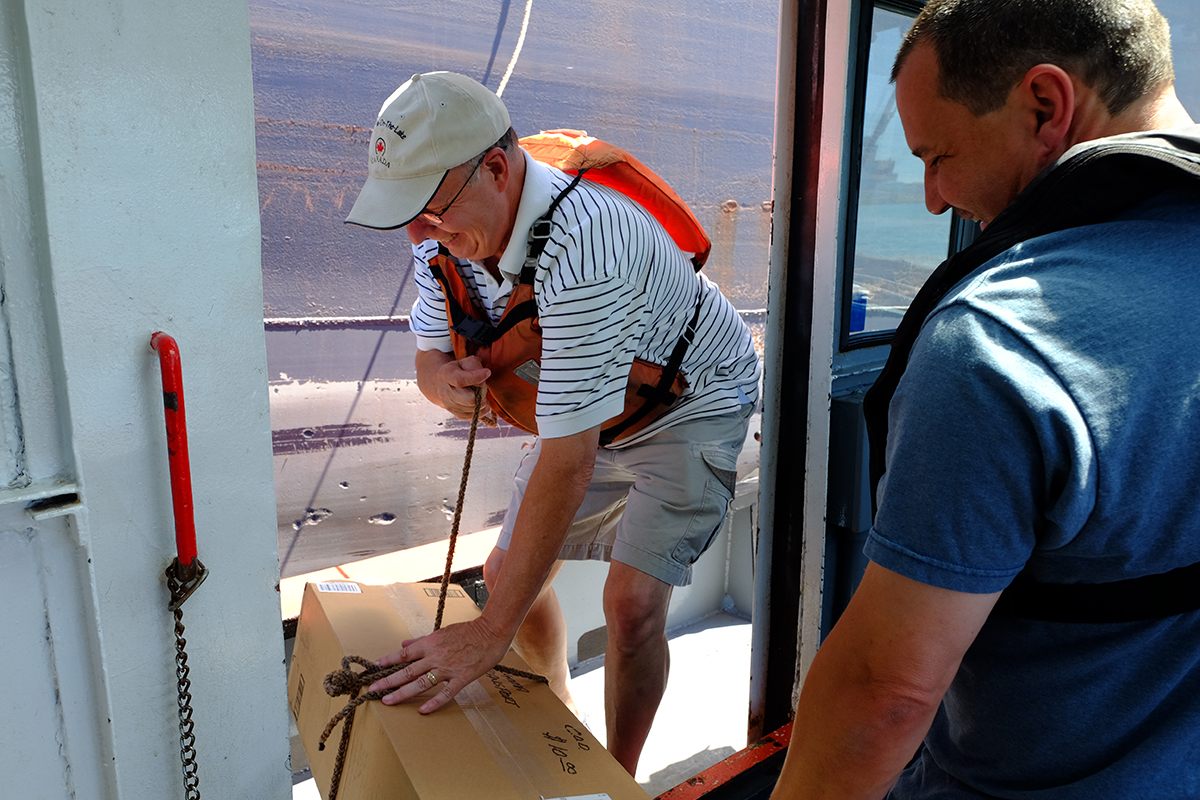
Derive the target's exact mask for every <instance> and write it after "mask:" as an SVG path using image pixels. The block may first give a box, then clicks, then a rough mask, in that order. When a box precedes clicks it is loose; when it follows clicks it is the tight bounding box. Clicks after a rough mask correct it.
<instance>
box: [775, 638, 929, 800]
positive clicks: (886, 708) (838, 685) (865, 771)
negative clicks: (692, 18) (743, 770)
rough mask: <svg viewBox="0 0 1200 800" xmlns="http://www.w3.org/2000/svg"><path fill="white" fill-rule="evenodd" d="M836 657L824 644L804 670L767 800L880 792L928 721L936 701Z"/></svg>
mask: <svg viewBox="0 0 1200 800" xmlns="http://www.w3.org/2000/svg"><path fill="white" fill-rule="evenodd" d="M828 644H829V643H828V642H827V643H826V647H828ZM839 655H840V654H838V653H835V652H832V651H830V650H827V649H825V648H823V649H822V651H821V652H820V653H818V656H817V659H816V660H815V661H814V663H813V666H812V669H810V670H809V673H808V676H807V677H806V679H805V682H804V689H803V691H802V692H801V695H800V702H799V703H798V704H797V706H796V718H795V724H794V725H793V729H792V740H791V745H790V746H789V748H788V754H787V759H786V761H785V763H784V768H783V772H782V774H781V775H780V778H779V782H778V784H777V787H776V789H775V793H774V794H772V795H771V800H817V798H829V800H860V799H861V800H867V799H868V798H870V799H871V800H877V798H881V797H884V796H885V795H886V794H887V792H888V789H889V788H891V786H892V784H893V783H894V782H895V780H896V777H897V776H898V775H899V774H900V772H901V770H903V769H904V765H905V764H907V763H908V761H909V759H911V758H912V756H913V754H914V753H915V752H916V751H917V748H918V747H919V746H920V744H921V739H922V737H923V736H924V735H925V732H926V731H927V730H928V729H929V725H930V723H931V722H932V721H933V716H934V713H935V712H936V710H937V703H936V701H933V702H931V701H930V700H929V699H919V698H916V697H912V696H906V695H905V693H903V692H900V691H894V690H891V689H889V688H888V687H880V686H874V685H872V684H871V682H870V678H869V676H866V675H863V674H862V673H861V672H857V673H856V671H855V669H854V668H853V667H852V666H850V665H847V664H845V663H842V661H841V659H839V658H838V656H839Z"/></svg>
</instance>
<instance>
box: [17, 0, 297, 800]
mask: <svg viewBox="0 0 1200 800" xmlns="http://www.w3.org/2000/svg"><path fill="white" fill-rule="evenodd" d="M250 74H251V73H250V36H249V25H248V18H247V10H246V5H245V2H244V0H209V2H205V3H184V2H174V1H170V2H167V1H163V0H125V1H124V2H122V1H121V0H88V2H77V1H76V0H58V1H57V2H55V1H53V0H26V1H25V2H21V0H7V1H6V2H4V3H0V278H2V281H3V290H4V291H3V302H2V303H0V431H2V432H3V436H4V439H3V442H2V444H3V447H0V606H2V607H3V608H4V609H5V611H4V612H3V613H2V614H0V642H3V643H4V651H3V652H4V655H3V657H2V658H0V704H2V707H3V709H4V724H3V725H2V726H0V774H2V775H3V776H4V790H3V794H4V796H6V797H7V796H12V797H20V798H23V799H24V798H30V799H31V800H32V799H34V798H67V797H71V798H76V797H77V798H89V800H91V798H98V799H99V798H105V799H108V798H113V799H115V798H122V799H124V798H129V800H134V799H135V798H136V799H137V800H143V799H144V798H155V799H156V800H157V799H158V798H164V799H166V798H177V797H182V796H183V788H182V779H181V777H180V767H179V753H178V729H177V720H176V710H175V676H174V662H173V637H172V634H171V619H170V616H169V614H168V612H167V609H166V600H167V594H166V589H165V587H164V585H163V581H162V577H161V575H162V571H163V569H164V568H165V567H166V565H167V564H168V562H169V561H170V559H171V558H172V556H173V555H174V541H173V532H172V530H173V527H172V519H171V505H170V495H169V489H168V484H167V477H166V476H167V466H166V450H165V437H164V434H163V414H162V400H161V388H160V383H159V376H158V367H157V362H156V359H155V357H154V355H153V353H152V352H151V351H150V350H149V348H148V340H149V336H150V333H151V332H152V331H154V330H156V329H163V330H166V331H167V332H169V333H171V334H172V335H173V336H175V337H176V338H177V339H178V340H179V342H180V345H181V348H182V352H183V372H184V380H185V387H186V401H187V416H188V423H189V434H190V448H191V463H192V472H193V480H194V494H195V506H196V509H195V516H196V524H197V528H198V530H199V538H200V554H201V558H202V559H203V560H204V562H205V563H206V564H207V565H208V567H209V568H210V569H211V571H212V575H211V577H210V578H209V579H208V582H207V583H206V584H205V585H204V586H202V587H201V588H200V590H199V591H198V592H197V593H196V595H195V596H194V597H193V598H192V599H191V600H190V601H188V603H187V604H186V605H185V607H184V622H185V624H186V625H187V629H188V630H187V638H188V650H189V654H190V656H191V665H192V680H193V688H192V693H193V695H194V698H195V706H196V725H197V737H198V741H197V749H198V751H199V763H200V780H201V783H200V788H201V792H202V796H203V797H205V798H231V799H234V800H239V799H240V798H255V799H256V800H258V798H284V797H288V796H290V774H289V771H288V768H287V763H286V759H287V750H286V746H287V720H286V716H285V715H286V703H285V700H284V695H285V688H284V666H283V645H282V636H281V631H280V625H279V611H278V598H277V595H276V592H275V582H276V579H277V574H278V572H277V569H278V568H277V562H276V553H275V517H274V508H275V504H274V499H273V488H272V483H271V481H272V467H271V449H270V425H269V420H268V415H267V400H266V394H265V390H266V373H265V364H266V360H265V353H264V348H263V333H262V282H261V271H260V266H259V223H258V196H257V190H256V181H255V154H254V113H253V98H252V92H251V83H250ZM70 491H78V494H79V503H78V504H77V505H76V506H74V507H68V508H66V509H64V510H63V513H61V514H59V515H50V516H45V515H42V517H41V518H35V516H34V515H33V514H31V513H30V511H29V509H28V504H29V502H30V501H31V500H33V499H36V498H38V497H46V496H53V495H57V494H61V493H64V492H70Z"/></svg>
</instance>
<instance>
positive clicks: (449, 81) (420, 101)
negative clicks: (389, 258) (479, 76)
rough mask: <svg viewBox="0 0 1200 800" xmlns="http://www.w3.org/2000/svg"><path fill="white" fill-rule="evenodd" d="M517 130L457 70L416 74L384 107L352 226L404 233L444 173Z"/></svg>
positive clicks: (489, 95)
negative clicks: (400, 229) (396, 230)
mask: <svg viewBox="0 0 1200 800" xmlns="http://www.w3.org/2000/svg"><path fill="white" fill-rule="evenodd" d="M510 127H512V122H511V121H510V120H509V117H508V109H506V108H505V107H504V103H503V102H501V100H500V98H499V97H497V96H496V94H495V93H494V92H492V90H490V89H488V88H487V87H486V86H484V85H483V84H481V83H479V82H478V81H476V80H474V79H472V78H468V77H467V76H466V75H459V74H458V73H456V72H423V73H418V74H416V75H413V76H412V78H410V79H409V80H408V81H406V82H405V83H404V84H402V85H401V86H400V88H399V89H397V90H396V91H395V92H393V93H392V96H391V97H389V98H388V99H387V101H386V102H385V103H384V104H383V107H382V108H381V109H379V118H378V119H377V120H376V121H375V127H374V130H373V131H372V132H371V145H370V149H369V151H368V155H367V180H366V183H364V184H363V187H362V189H361V190H360V191H359V193H358V199H357V200H355V201H354V207H353V208H351V209H350V215H349V216H348V217H346V222H352V223H354V224H355V225H363V226H366V227H368V228H382V229H387V228H399V227H401V226H403V225H407V224H408V223H410V222H412V221H413V220H414V219H416V217H417V215H418V214H420V213H421V212H422V211H423V210H424V209H425V206H426V205H427V204H428V203H429V200H430V199H431V198H432V197H433V195H434V194H435V193H436V192H437V190H438V187H439V186H441V185H442V181H443V180H445V178H446V172H447V171H448V170H450V169H452V168H454V167H456V166H458V165H459V164H462V163H464V162H467V161H470V160H471V159H472V158H474V157H475V156H477V155H479V154H480V153H482V152H483V151H484V150H486V149H487V148H488V147H490V146H491V145H493V144H495V143H496V141H497V140H499V139H500V137H501V136H503V135H504V133H505V132H506V131H507V130H508V129H509V128H510Z"/></svg>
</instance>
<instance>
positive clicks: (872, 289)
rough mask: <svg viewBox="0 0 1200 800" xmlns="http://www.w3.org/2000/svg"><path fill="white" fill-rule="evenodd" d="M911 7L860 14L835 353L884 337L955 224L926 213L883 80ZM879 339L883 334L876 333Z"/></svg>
mask: <svg viewBox="0 0 1200 800" xmlns="http://www.w3.org/2000/svg"><path fill="white" fill-rule="evenodd" d="M916 10H917V9H916V8H915V7H913V8H911V9H904V8H903V7H902V6H901V7H897V8H895V9H893V8H890V7H883V6H882V5H880V6H875V7H873V8H869V9H867V10H866V11H864V15H865V16H866V18H865V19H864V20H863V24H862V26H861V27H860V36H861V37H863V38H864V40H865V41H866V42H869V45H867V46H866V57H865V59H861V58H860V60H859V63H858V65H857V68H858V70H859V73H858V81H857V83H858V98H857V99H858V107H859V111H858V119H859V120H860V123H859V124H858V125H856V126H855V128H854V131H853V133H852V135H853V137H854V140H855V141H854V142H853V144H852V154H853V156H854V157H852V159H851V162H852V164H854V165H855V168H856V169H855V171H856V174H854V175H852V176H851V184H852V185H851V197H852V198H853V197H854V196H855V195H856V196H857V203H854V202H853V201H852V202H851V204H850V209H849V216H848V219H847V224H846V230H847V237H846V257H845V273H846V275H847V276H848V279H847V285H846V291H844V293H843V294H844V300H843V303H842V306H843V308H842V326H841V328H842V337H841V340H842V348H843V349H848V348H851V347H856V346H862V345H866V344H876V343H879V342H880V341H883V340H886V338H887V334H890V332H891V331H893V330H894V329H895V328H896V325H897V324H898V323H899V322H900V318H901V317H902V316H903V315H904V312H905V310H906V309H907V308H908V305H909V303H910V302H911V301H912V299H913V297H914V296H915V295H916V293H917V290H918V289H920V288H921V284H923V283H924V282H925V279H926V278H927V277H929V274H930V273H931V272H932V271H933V270H934V268H935V267H937V265H938V264H940V263H941V262H942V261H943V260H944V259H945V258H946V255H947V253H948V252H949V247H950V241H951V234H952V232H953V230H952V229H953V228H954V226H955V221H954V220H953V219H952V218H951V215H949V214H944V215H941V216H936V217H935V216H933V215H932V214H930V213H929V212H928V211H927V210H926V208H925V189H924V183H923V171H922V165H921V162H920V161H919V160H917V159H915V158H913V156H912V153H911V152H909V148H908V145H907V143H906V142H905V139H904V130H903V128H902V127H901V125H900V118H899V116H898V115H897V113H896V87H895V86H893V85H892V84H891V82H890V80H889V78H890V76H891V69H892V61H893V59H894V58H895V56H896V51H897V49H898V48H899V47H900V40H901V37H902V36H903V35H904V33H905V32H906V31H907V30H908V28H909V26H910V25H911V24H912V18H913V16H915V14H916ZM881 334H882V335H881Z"/></svg>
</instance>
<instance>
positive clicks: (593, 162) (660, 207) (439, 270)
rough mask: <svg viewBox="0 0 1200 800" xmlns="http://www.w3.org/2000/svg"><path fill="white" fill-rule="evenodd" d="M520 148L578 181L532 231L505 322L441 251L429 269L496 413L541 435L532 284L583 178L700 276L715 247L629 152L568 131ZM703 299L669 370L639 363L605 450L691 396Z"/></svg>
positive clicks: (607, 431)
mask: <svg viewBox="0 0 1200 800" xmlns="http://www.w3.org/2000/svg"><path fill="white" fill-rule="evenodd" d="M521 146H522V147H523V148H525V150H526V151H528V152H529V154H530V156H532V157H533V158H535V159H537V160H538V161H541V162H543V163H547V164H549V165H551V166H554V167H557V168H558V169H561V170H562V171H564V172H568V173H570V174H574V175H575V178H574V180H573V181H572V182H571V184H570V185H569V186H568V187H567V188H566V189H564V190H563V192H562V193H561V194H559V195H558V197H556V198H554V201H553V202H552V203H551V204H550V208H549V209H548V210H547V211H546V213H545V214H544V215H543V216H542V217H541V218H540V219H539V220H538V221H537V222H535V223H534V224H533V225H532V226H531V227H530V231H529V239H528V242H527V245H526V256H525V263H524V265H523V267H522V269H521V275H520V277H519V279H518V282H517V283H516V285H514V286H513V289H512V293H511V295H510V296H509V299H508V304H507V305H506V306H505V309H504V313H503V314H502V315H501V317H500V319H499V320H498V321H497V322H496V324H494V325H493V324H492V323H491V321H490V320H489V318H488V315H487V312H486V311H484V310H483V309H481V308H479V307H478V306H477V305H476V304H475V302H474V300H473V299H472V297H471V294H470V291H469V290H468V289H467V286H466V284H465V283H464V282H463V279H462V276H461V275H460V274H459V272H458V265H457V263H456V261H455V260H454V258H453V257H452V256H451V255H450V253H449V252H448V251H447V250H446V249H445V248H444V247H439V248H438V252H437V255H435V256H433V257H432V258H431V259H430V261H429V269H430V272H431V273H432V274H433V277H434V278H435V279H436V280H437V281H438V283H439V284H441V287H442V293H443V294H444V296H445V298H446V315H447V320H448V322H449V327H450V340H451V342H452V344H453V345H454V355H455V358H458V359H463V358H466V357H467V356H469V355H474V356H477V357H478V358H479V360H480V361H481V362H483V364H484V366H486V367H487V368H488V369H490V370H491V372H492V374H491V376H490V377H489V378H488V380H487V396H488V403H489V405H490V406H491V407H492V409H493V410H494V411H495V412H496V413H497V414H498V415H499V416H500V417H501V418H503V419H504V420H506V421H507V422H509V423H510V424H512V425H514V426H516V427H518V428H521V429H522V430H525V431H528V432H530V433H537V416H536V408H537V383H538V377H539V375H540V371H541V357H542V329H541V326H540V325H539V324H538V310H537V300H536V298H535V297H534V293H533V281H534V276H535V272H536V269H537V261H538V258H539V257H540V256H541V254H542V250H543V249H544V247H545V245H546V241H547V239H548V238H549V220H550V216H551V215H552V214H553V213H554V210H555V209H556V208H557V207H558V204H559V202H561V200H562V199H563V197H565V196H566V195H567V194H568V193H569V192H570V191H571V190H572V189H574V188H575V186H576V185H577V184H578V183H579V180H580V179H581V178H582V177H583V174H584V173H585V172H586V173H587V178H588V180H592V181H595V182H596V183H600V184H604V185H606V186H609V187H610V188H613V189H616V190H617V191H619V192H621V193H622V194H624V195H626V196H627V197H630V198H631V199H633V200H635V201H636V202H638V203H639V204H640V205H642V206H643V207H644V208H645V209H646V210H647V211H649V212H650V213H651V214H653V215H654V217H655V218H656V219H657V220H658V221H659V223H660V224H662V225H663V227H664V228H666V230H667V232H668V233H669V234H670V235H671V238H672V239H673V240H674V241H675V243H676V245H678V246H679V248H680V249H681V250H683V251H685V252H687V253H691V254H692V264H693V265H694V266H695V268H696V269H697V270H699V269H700V267H701V266H702V265H703V264H704V262H705V260H707V258H708V254H709V252H710V250H711V249H712V243H711V242H710V240H709V238H708V235H707V234H706V233H705V232H704V228H703V227H702V226H701V225H700V222H699V221H698V220H697V219H696V217H695V215H694V214H692V211H691V209H689V208H688V206H687V204H686V203H684V202H683V200H682V199H681V198H680V197H679V195H678V194H676V193H675V191H674V190H672V189H671V187H670V186H668V185H667V183H666V181H664V180H663V179H662V178H660V177H659V176H658V175H656V174H655V173H654V172H653V171H652V170H651V169H650V168H649V167H647V166H646V165H645V164H642V163H641V162H640V161H638V160H637V159H636V158H634V157H633V156H632V155H630V154H629V153H627V152H625V151H624V150H621V149H620V148H617V147H615V146H613V145H610V144H607V143H605V142H602V141H601V140H599V139H595V138H593V137H590V136H587V134H585V133H583V132H581V131H566V130H561V131H548V132H543V133H540V134H537V135H535V136H527V137H525V138H523V139H521ZM702 296H703V295H701V294H699V293H698V299H697V302H696V308H695V311H694V312H693V314H692V318H691V320H690V321H689V322H688V324H687V327H686V328H685V330H684V331H683V333H682V334H681V336H680V338H679V340H678V341H677V342H676V345H675V348H674V350H673V351H672V353H671V356H670V358H669V359H668V360H667V363H666V364H652V363H650V362H649V361H645V360H643V359H640V358H635V359H634V361H633V364H632V366H631V367H630V371H629V382H628V384H627V386H626V390H625V408H624V410H623V411H622V412H621V413H620V414H618V415H617V416H615V417H613V418H611V419H609V420H606V421H605V422H604V423H602V424H601V426H600V442H601V444H605V445H607V444H612V443H613V442H618V441H621V440H622V439H625V438H628V437H629V436H632V435H633V434H635V433H637V432H638V431H640V430H642V429H643V428H645V427H646V426H647V425H649V424H650V423H651V422H653V421H654V420H656V419H658V418H659V417H661V416H662V415H663V414H664V413H666V411H667V410H668V409H669V408H670V407H671V405H672V404H674V402H675V401H676V400H678V399H679V397H680V396H681V395H682V394H683V392H684V391H685V390H686V389H687V385H688V384H687V379H686V377H685V376H684V374H683V373H682V372H681V371H680V370H679V366H680V364H682V363H683V357H684V355H685V354H686V352H687V348H688V346H689V345H690V344H691V342H692V339H693V337H694V336H695V331H696V322H697V320H698V319H699V315H700V298H701V297H702Z"/></svg>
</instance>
